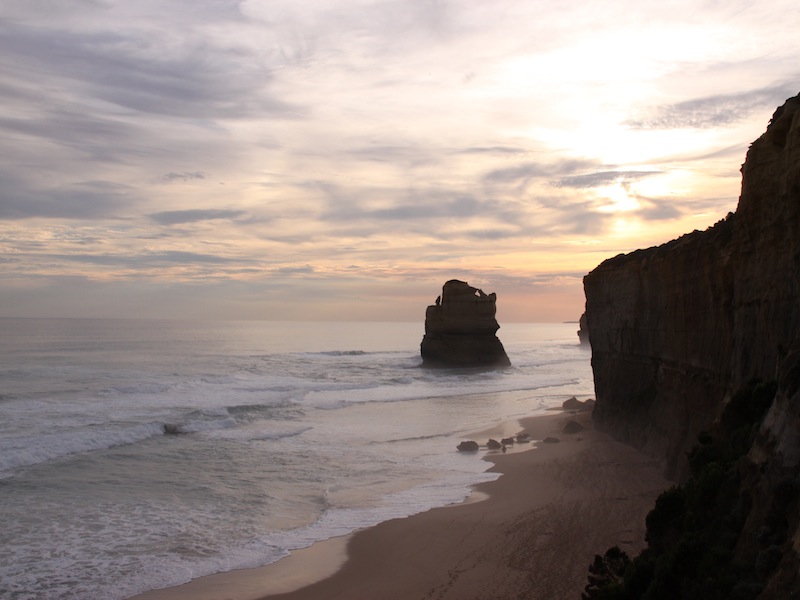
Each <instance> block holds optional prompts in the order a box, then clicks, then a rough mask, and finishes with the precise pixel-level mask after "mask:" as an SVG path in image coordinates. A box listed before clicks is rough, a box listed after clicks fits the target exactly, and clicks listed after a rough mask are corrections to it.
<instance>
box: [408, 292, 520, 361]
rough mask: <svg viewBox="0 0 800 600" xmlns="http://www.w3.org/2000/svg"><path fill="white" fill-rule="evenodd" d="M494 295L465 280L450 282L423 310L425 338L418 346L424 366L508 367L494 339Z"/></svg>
mask: <svg viewBox="0 0 800 600" xmlns="http://www.w3.org/2000/svg"><path fill="white" fill-rule="evenodd" d="M496 302H497V296H496V295H495V294H484V293H483V291H482V290H479V289H478V288H474V287H472V286H471V285H469V284H468V283H466V282H465V281H458V280H457V279H451V280H450V281H448V282H447V283H445V284H444V286H443V287H442V295H441V296H439V298H437V299H436V304H434V305H431V306H429V307H428V308H427V310H426V311H425V336H424V337H423V338H422V343H421V344H420V354H421V355H422V361H423V362H422V364H423V366H426V367H507V366H509V365H510V364H511V361H509V360H508V356H507V355H506V351H505V349H504V348H503V344H502V343H500V340H499V339H498V338H497V335H495V334H496V333H497V330H498V329H499V328H500V325H498V324H497V320H496V319H495V313H496Z"/></svg>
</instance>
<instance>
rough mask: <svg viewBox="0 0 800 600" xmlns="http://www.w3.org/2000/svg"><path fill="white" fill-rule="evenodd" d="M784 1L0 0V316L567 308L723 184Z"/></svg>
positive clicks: (768, 103)
mask: <svg viewBox="0 0 800 600" xmlns="http://www.w3.org/2000/svg"><path fill="white" fill-rule="evenodd" d="M798 31H800V11H798V10H797V8H796V5H795V0H786V1H754V0H746V1H739V0H727V1H724V2H722V1H716V0H714V1H702V0H691V1H680V0H679V1H675V2H673V1H669V2H666V1H664V0H660V1H658V2H651V1H648V0H608V1H605V2H589V1H586V0H584V1H581V2H578V1H574V0H557V1H555V0H552V1H551V0H537V1H532V0H524V1H514V0H491V1H487V0H402V1H401V0H324V1H323V0H304V1H303V2H297V1H296V0H158V1H154V0H137V1H136V2H130V1H128V0H120V1H115V0H0V316H4V317H111V318H115V317H130V318H188V319H270V320H367V321H369V320H373V321H410V322H413V321H419V322H421V321H422V320H423V319H424V314H425V307H426V306H427V305H428V304H430V303H432V302H433V300H434V299H435V298H436V296H437V295H438V294H439V293H440V292H441V286H442V284H443V283H444V282H445V281H447V280H448V279H453V278H456V279H462V280H466V281H468V282H469V283H470V284H471V285H474V286H476V287H480V288H482V289H483V290H484V291H486V292H487V293H490V292H496V293H497V295H498V301H497V316H498V321H499V322H500V323H501V325H502V323H503V322H518V321H519V322H540V321H572V320H577V319H578V318H579V317H580V315H581V313H582V312H583V307H584V302H585V300H584V296H583V285H582V278H583V276H584V275H585V274H586V273H588V272H589V271H591V270H592V269H593V268H594V267H596V266H597V265H598V264H600V263H601V262H602V261H603V260H605V259H607V258H610V257H612V256H615V255H617V254H619V253H623V252H630V251H633V250H635V249H637V248H644V247H649V246H653V245H658V244H661V243H664V242H667V241H669V240H671V239H674V238H675V237H678V236H680V235H681V234H683V233H687V232H689V231H692V230H695V229H699V230H703V229H706V228H707V227H709V226H711V225H713V224H714V223H715V222H717V221H719V220H720V219H721V218H723V217H724V216H725V215H726V214H727V213H728V212H730V211H734V210H735V209H736V204H737V201H738V196H739V192H740V186H741V174H740V171H739V169H740V167H741V164H742V163H743V162H744V159H745V155H746V152H747V148H748V146H749V144H750V143H751V142H752V141H753V140H755V139H756V138H757V137H758V136H759V135H761V133H763V131H764V130H765V128H766V126H767V123H768V122H769V119H770V117H771V116H772V114H773V112H774V110H775V109H776V108H777V107H778V106H779V105H781V104H782V103H783V102H784V101H785V99H786V98H788V97H791V96H794V95H796V94H798V93H800V63H798V60H797V57H798V56H800V35H798V34H797V32H798Z"/></svg>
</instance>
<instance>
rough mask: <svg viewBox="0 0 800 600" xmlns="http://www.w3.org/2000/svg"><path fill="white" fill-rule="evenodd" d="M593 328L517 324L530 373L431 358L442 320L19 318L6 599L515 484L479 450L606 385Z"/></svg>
mask: <svg viewBox="0 0 800 600" xmlns="http://www.w3.org/2000/svg"><path fill="white" fill-rule="evenodd" d="M576 329H577V325H576V324H513V323H512V324H506V325H503V326H502V327H501V329H500V331H499V332H498V336H499V337H500V339H501V341H502V342H503V344H504V346H505V348H506V352H507V353H508V355H509V357H510V359H511V362H512V365H513V366H512V367H510V368H507V369H503V370H497V371H472V370H467V371H465V370H447V369H445V370H429V369H422V368H420V366H419V365H420V363H421V360H420V357H419V343H420V341H421V339H422V335H423V324H422V323H341V322H336V323H333V322H331V323H328V322H325V323H321V322H308V323H299V322H266V321H264V322H195V321H146V320H100V319H98V320H93V319H0V524H1V526H0V598H2V599H4V600H5V599H15V600H23V599H25V600H28V599H30V600H33V599H36V600H66V599H79V600H94V599H97V600H123V599H126V598H129V597H131V596H133V595H135V594H138V593H141V592H144V591H147V590H151V589H156V588H162V587H167V586H172V585H178V584H181V583H184V582H186V581H189V580H190V579H193V578H196V577H200V576H202V575H207V574H211V573H216V572H221V571H228V570H231V569H240V568H248V567H256V566H261V565H265V564H269V563H271V562H274V561H276V560H278V559H280V558H281V557H284V556H286V555H287V554H288V553H289V552H290V551H291V550H293V549H298V548H303V547H307V546H309V545H310V544H312V543H313V542H315V541H318V540H323V539H328V538H331V537H334V536H339V535H343V534H346V533H349V532H351V531H354V530H356V529H359V528H363V527H366V526H370V525H374V524H377V523H379V522H381V521H384V520H387V519H391V518H395V517H401V516H408V515H411V514H415V513H418V512H421V511H425V510H428V509H430V508H432V507H436V506H444V505H447V504H451V503H455V502H459V501H461V500H463V499H464V498H466V497H467V495H468V494H469V492H470V486H471V485H473V484H475V483H479V482H483V481H490V480H492V479H494V478H496V477H497V475H496V474H491V473H486V469H487V468H488V467H489V466H490V464H489V463H488V462H486V461H483V460H481V459H480V454H478V455H475V454H465V453H459V452H457V451H456V445H457V444H458V443H459V442H460V441H462V440H465V439H471V437H470V434H472V433H474V432H475V431H478V430H485V429H487V428H488V427H491V426H494V425H498V424H500V423H503V422H512V423H513V421H514V420H515V419H517V418H519V417H525V416H530V415H535V414H538V413H543V412H545V411H547V410H548V409H550V408H553V407H558V406H560V405H561V403H562V402H563V401H564V400H565V399H566V398H568V397H570V396H578V397H579V398H586V397H591V396H592V395H593V383H592V374H591V366H590V352H589V350H588V349H585V348H583V347H581V346H580V345H579V344H578V338H577V335H576ZM167 432H174V433H167ZM515 432H516V431H512V432H510V433H515ZM478 441H481V442H482V443H485V441H486V440H480V439H478Z"/></svg>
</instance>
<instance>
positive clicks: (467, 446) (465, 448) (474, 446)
mask: <svg viewBox="0 0 800 600" xmlns="http://www.w3.org/2000/svg"><path fill="white" fill-rule="evenodd" d="M457 448H458V451H459V452H477V451H478V449H479V448H480V446H478V442H473V441H472V440H470V441H467V442H461V443H460V444H459V445H458V446H457Z"/></svg>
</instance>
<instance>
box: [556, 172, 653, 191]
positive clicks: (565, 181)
mask: <svg viewBox="0 0 800 600" xmlns="http://www.w3.org/2000/svg"><path fill="white" fill-rule="evenodd" d="M658 174H659V172H658V171H598V172H597V173H586V174H585V175H572V176H570V177H564V178H562V179H559V180H558V181H555V182H554V183H553V185H554V186H556V187H567V188H578V189H586V188H593V187H599V186H603V185H608V184H610V183H627V182H629V181H635V180H638V179H642V178H644V177H649V176H650V175H658Z"/></svg>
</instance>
